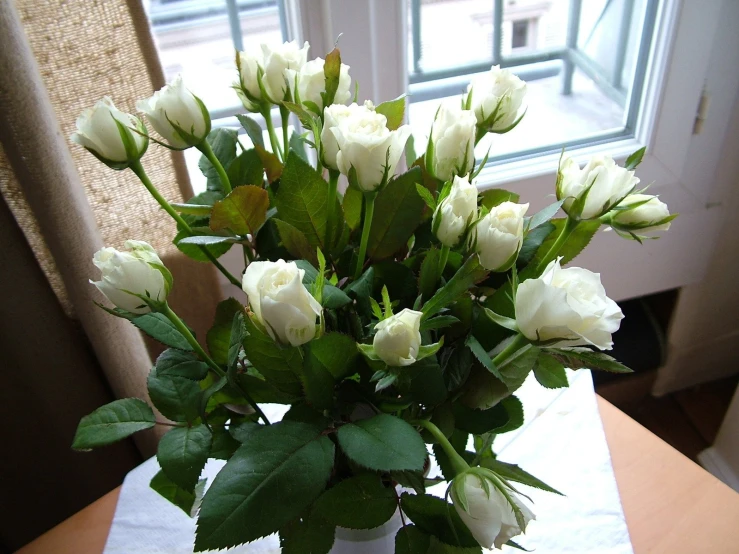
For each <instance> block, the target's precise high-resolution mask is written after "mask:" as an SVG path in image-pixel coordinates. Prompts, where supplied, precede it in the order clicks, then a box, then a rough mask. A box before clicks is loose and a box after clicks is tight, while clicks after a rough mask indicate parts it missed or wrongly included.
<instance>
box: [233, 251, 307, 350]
mask: <svg viewBox="0 0 739 554" xmlns="http://www.w3.org/2000/svg"><path fill="white" fill-rule="evenodd" d="M304 275H305V270H303V269H298V266H297V265H296V264H295V262H286V261H284V260H277V261H276V262H252V263H250V264H249V265H248V266H247V268H246V271H245V272H244V280H243V283H242V288H243V289H244V292H245V293H246V295H247V297H248V298H249V306H251V310H252V312H254V315H255V316H256V318H257V319H258V320H259V321H260V323H262V325H264V326H265V327H266V329H267V332H268V333H269V334H270V336H271V337H272V338H273V339H276V340H277V341H278V342H281V343H282V344H291V345H293V346H299V345H301V344H305V343H306V342H308V341H310V340H312V339H313V337H314V336H315V335H316V319H317V318H318V317H319V316H320V315H321V305H320V304H319V303H318V302H317V301H316V299H315V298H313V296H312V295H311V294H310V293H309V292H308V290H307V289H306V288H305V286H303V276H304Z"/></svg>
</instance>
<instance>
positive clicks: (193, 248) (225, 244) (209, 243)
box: [172, 231, 233, 262]
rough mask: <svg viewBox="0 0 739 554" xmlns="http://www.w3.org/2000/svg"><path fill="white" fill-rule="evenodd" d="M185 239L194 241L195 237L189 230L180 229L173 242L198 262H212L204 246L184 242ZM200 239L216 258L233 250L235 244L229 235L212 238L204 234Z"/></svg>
mask: <svg viewBox="0 0 739 554" xmlns="http://www.w3.org/2000/svg"><path fill="white" fill-rule="evenodd" d="M185 239H189V241H192V239H193V237H190V234H189V233H188V232H187V231H180V232H178V233H177V234H176V235H175V237H174V239H172V243H173V244H174V245H175V246H176V247H177V249H178V250H179V251H180V252H182V253H183V254H184V255H185V256H187V257H188V258H192V259H193V260H195V261H197V262H210V259H209V258H208V257H207V256H206V255H205V254H204V253H203V250H202V248H201V247H200V246H199V245H198V244H195V243H193V242H183V241H184V240H185ZM223 239H227V240H223ZM200 240H201V241H202V242H201V245H202V246H205V248H207V249H208V252H210V253H211V254H212V255H213V257H214V258H220V257H221V256H223V255H224V254H225V253H226V252H228V251H229V250H231V247H232V246H233V242H231V240H230V238H229V237H213V238H211V237H209V236H202V238H201V239H200Z"/></svg>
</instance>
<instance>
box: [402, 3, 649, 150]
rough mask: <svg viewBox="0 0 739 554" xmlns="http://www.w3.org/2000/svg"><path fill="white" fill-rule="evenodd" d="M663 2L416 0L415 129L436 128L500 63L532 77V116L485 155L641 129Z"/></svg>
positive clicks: (412, 44) (412, 56) (412, 32)
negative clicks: (645, 47)
mask: <svg viewBox="0 0 739 554" xmlns="http://www.w3.org/2000/svg"><path fill="white" fill-rule="evenodd" d="M656 3H657V0H587V1H586V0H409V15H408V17H409V26H408V28H409V39H408V44H409V55H408V73H409V81H410V83H409V92H410V93H411V94H410V102H411V104H410V108H409V118H410V123H411V125H412V127H413V130H414V133H415V134H417V135H419V136H420V135H426V134H428V131H429V128H430V126H431V122H432V120H433V117H434V114H435V112H436V108H437V107H438V104H439V101H440V100H442V99H445V98H459V97H460V95H461V94H462V93H463V92H464V91H465V90H466V88H467V85H468V84H469V82H470V79H471V78H472V77H473V76H474V75H475V74H476V73H481V72H484V71H486V70H488V69H489V68H490V66H491V65H493V64H496V65H497V64H499V65H501V66H503V67H507V68H509V69H510V70H511V71H512V72H514V73H516V74H517V75H519V76H520V77H521V78H522V79H524V80H525V81H527V83H528V96H527V105H528V112H527V115H526V117H524V119H523V121H522V122H521V124H520V125H519V126H518V127H517V128H516V129H514V130H513V131H511V132H510V133H508V134H506V135H487V136H486V137H485V139H483V141H482V142H481V143H480V144H479V145H478V150H477V153H478V156H479V157H481V156H482V155H483V154H484V153H485V152H486V151H487V148H488V147H489V146H492V150H491V158H492V159H500V158H502V157H511V156H517V155H524V154H532V153H536V152H543V151H548V150H557V149H559V148H561V146H562V145H563V144H568V145H574V144H583V143H587V142H593V141H596V140H603V139H605V138H610V137H616V136H628V135H630V134H633V130H634V125H635V117H636V113H637V108H638V106H637V105H636V103H637V102H638V100H639V96H640V93H641V88H640V87H641V86H642V83H643V78H644V71H645V68H646V57H647V56H646V54H647V53H646V52H643V51H642V50H641V48H640V46H641V44H649V40H648V39H649V38H650V37H651V33H652V31H653V23H654V15H655V13H656ZM644 35H647V36H644ZM643 39H645V40H643ZM634 87H636V88H634ZM632 90H633V92H634V94H632ZM630 98H633V100H630Z"/></svg>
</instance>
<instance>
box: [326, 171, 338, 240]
mask: <svg viewBox="0 0 739 554" xmlns="http://www.w3.org/2000/svg"><path fill="white" fill-rule="evenodd" d="M339 175H340V173H339V172H338V171H336V170H335V169H329V170H328V218H327V220H326V244H327V245H328V244H331V237H332V236H333V232H334V222H335V220H336V210H335V204H336V191H337V188H338V186H339Z"/></svg>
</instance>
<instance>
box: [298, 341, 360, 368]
mask: <svg viewBox="0 0 739 554" xmlns="http://www.w3.org/2000/svg"><path fill="white" fill-rule="evenodd" d="M307 347H308V348H307V350H308V352H307V354H306V360H307V361H308V362H309V363H311V364H312V365H316V366H321V367H323V368H324V369H325V370H326V371H327V372H328V373H329V374H330V375H331V376H333V378H334V379H337V380H338V379H341V378H342V377H344V376H345V375H347V374H350V373H354V372H355V371H356V367H355V364H356V363H357V357H358V356H359V352H357V345H356V343H355V342H354V339H352V338H351V337H349V336H347V335H342V334H341V333H327V334H325V335H323V336H322V337H321V338H318V339H315V340H312V341H311V342H309V343H308V345H307Z"/></svg>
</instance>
